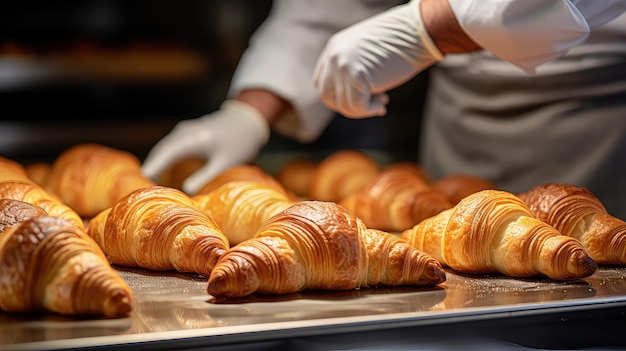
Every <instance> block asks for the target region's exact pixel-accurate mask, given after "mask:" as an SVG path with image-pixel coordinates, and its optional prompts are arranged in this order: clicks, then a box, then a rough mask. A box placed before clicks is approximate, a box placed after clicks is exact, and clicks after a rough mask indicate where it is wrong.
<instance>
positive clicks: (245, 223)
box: [192, 180, 292, 245]
mask: <svg viewBox="0 0 626 351" xmlns="http://www.w3.org/2000/svg"><path fill="white" fill-rule="evenodd" d="M192 199H193V200H194V202H195V203H196V205H197V207H198V208H199V209H200V210H202V212H204V213H205V214H207V215H208V216H209V217H211V218H212V219H213V220H214V221H215V223H217V225H218V227H219V228H220V229H221V231H222V233H223V234H224V235H225V236H226V238H228V241H229V243H230V245H237V244H239V243H240V242H242V241H244V240H246V239H250V238H251V237H252V236H253V235H254V234H255V233H256V231H257V230H258V229H259V228H260V227H261V225H262V224H263V222H265V221H266V220H267V219H269V218H270V217H271V216H273V215H275V214H276V213H278V212H280V211H282V210H284V209H285V208H287V207H289V206H290V205H291V204H292V201H291V200H289V198H287V196H286V195H285V194H283V193H281V192H279V191H277V190H276V189H274V188H272V187H270V186H269V185H266V184H261V183H256V182H253V181H243V180H242V181H232V182H228V183H226V184H223V185H221V186H220V187H218V188H216V189H215V190H213V191H211V192H210V193H207V194H198V195H194V196H193V197H192Z"/></svg>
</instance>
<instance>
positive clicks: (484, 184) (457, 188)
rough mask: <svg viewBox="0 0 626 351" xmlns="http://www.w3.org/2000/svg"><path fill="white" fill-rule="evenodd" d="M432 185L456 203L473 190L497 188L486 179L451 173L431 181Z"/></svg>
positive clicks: (473, 191)
mask: <svg viewBox="0 0 626 351" xmlns="http://www.w3.org/2000/svg"><path fill="white" fill-rule="evenodd" d="M431 185H432V187H433V188H434V189H435V190H437V191H439V192H441V193H442V194H444V195H445V196H446V198H447V199H448V201H450V202H451V203H452V204H454V205H456V204H457V203H458V202H459V201H461V199H463V198H464V197H466V196H468V195H470V194H473V193H475V192H478V191H481V190H487V189H497V187H496V185H495V184H494V183H492V182H490V181H489V180H487V179H483V178H480V177H476V176H473V175H470V174H462V173H459V174H451V175H449V176H446V177H443V178H440V179H437V180H436V181H434V182H432V183H431Z"/></svg>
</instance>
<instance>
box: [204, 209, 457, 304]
mask: <svg viewBox="0 0 626 351" xmlns="http://www.w3.org/2000/svg"><path fill="white" fill-rule="evenodd" d="M443 281H445V272H444V271H443V268H442V266H441V265H440V264H439V262H437V261H436V260H435V259H434V258H433V257H431V256H429V255H427V254H425V253H423V252H421V251H419V250H416V249H415V248H413V247H411V246H410V245H409V244H408V243H407V242H405V241H404V240H400V239H399V238H398V237H397V236H394V235H393V234H389V233H387V232H382V231H378V230H375V229H367V228H366V226H365V224H364V223H363V222H362V221H361V220H360V219H358V218H356V217H355V216H354V215H353V214H352V213H351V212H350V211H348V210H347V209H345V208H343V207H341V206H339V205H338V204H336V203H334V202H324V201H312V200H310V201H300V202H297V203H295V204H294V205H292V206H290V207H288V208H287V209H285V210H284V211H282V212H280V213H278V214H276V215H275V216H273V217H272V218H270V219H269V220H268V221H266V222H265V224H264V225H263V226H262V227H261V228H260V229H259V231H258V232H257V233H256V235H255V236H254V237H253V238H252V239H248V240H246V241H244V242H242V243H240V244H239V245H236V246H233V247H231V248H230V249H229V250H228V251H227V252H226V253H225V254H224V255H223V256H222V257H221V258H220V259H219V261H218V262H217V264H216V266H215V268H214V269H213V272H212V273H211V276H210V277H209V281H208V288H207V291H208V293H209V294H210V295H212V296H214V297H229V298H232V297H242V296H246V295H249V294H252V293H255V292H258V293H266V294H285V293H293V292H297V291H300V290H304V289H327V290H350V289H355V288H360V287H369V286H376V285H435V284H439V283H441V282H443Z"/></svg>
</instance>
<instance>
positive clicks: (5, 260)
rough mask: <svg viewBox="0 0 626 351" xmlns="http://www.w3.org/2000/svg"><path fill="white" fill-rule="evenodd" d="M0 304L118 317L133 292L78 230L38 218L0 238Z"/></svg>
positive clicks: (129, 305)
mask: <svg viewBox="0 0 626 351" xmlns="http://www.w3.org/2000/svg"><path fill="white" fill-rule="evenodd" d="M0 308H2V309H3V310H5V311H12V312H41V311H50V312H55V313H59V314H67V315H81V314H89V315H102V316H105V317H122V316H126V315H128V313H129V312H130V311H131V310H132V293H131V290H130V288H129V287H128V285H127V284H126V282H125V281H124V280H123V279H122V278H121V277H120V276H119V275H118V274H117V272H115V271H114V270H113V269H112V268H111V266H110V265H109V262H108V260H107V258H106V257H105V256H104V254H103V252H102V250H101V249H100V247H98V245H97V244H96V243H95V242H94V241H93V240H92V239H91V238H90V237H89V236H87V235H86V234H85V233H84V231H83V230H82V229H79V228H77V227H76V226H74V225H72V224H70V223H69V222H67V221H66V220H64V219H61V218H56V217H49V216H41V217H35V218H31V219H28V220H26V221H24V222H21V223H20V224H19V225H16V226H12V227H9V228H8V229H7V230H6V231H5V232H4V233H3V234H2V236H0Z"/></svg>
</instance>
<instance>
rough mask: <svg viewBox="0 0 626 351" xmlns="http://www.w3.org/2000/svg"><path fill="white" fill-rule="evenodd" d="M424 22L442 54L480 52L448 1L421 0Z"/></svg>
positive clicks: (419, 4)
mask: <svg viewBox="0 0 626 351" xmlns="http://www.w3.org/2000/svg"><path fill="white" fill-rule="evenodd" d="M417 6H420V9H421V13H422V21H423V23H424V26H425V27H426V31H427V32H428V35H429V36H430V38H431V40H432V41H433V43H434V44H435V46H437V48H438V49H439V51H441V53H442V54H444V55H446V54H458V53H465V52H471V51H476V50H480V49H481V47H480V46H479V45H478V44H476V43H475V42H474V41H473V40H472V39H471V38H470V37H469V36H468V35H467V34H466V33H465V31H463V29H462V28H461V25H460V24H459V22H458V20H457V19H456V16H455V15H454V12H453V11H452V8H451V7H450V4H449V3H448V0H421V1H420V2H419V3H418V4H417Z"/></svg>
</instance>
